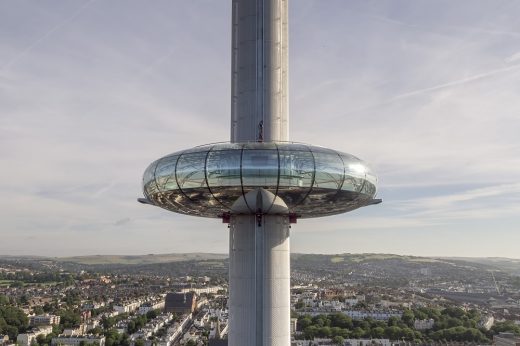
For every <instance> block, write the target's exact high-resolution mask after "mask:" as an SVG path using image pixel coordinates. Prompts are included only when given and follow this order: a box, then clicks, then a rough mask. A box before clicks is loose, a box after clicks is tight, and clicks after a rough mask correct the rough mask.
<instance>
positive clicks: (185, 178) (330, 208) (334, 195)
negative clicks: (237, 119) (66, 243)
mask: <svg viewBox="0 0 520 346" xmlns="http://www.w3.org/2000/svg"><path fill="white" fill-rule="evenodd" d="M376 184H377V178H376V176H375V175H374V174H373V173H372V171H371V170H370V168H369V167H368V166H367V165H366V164H365V163H364V162H363V161H361V160H359V159H358V158H357V157H355V156H352V155H349V154H346V153H341V152H337V151H334V150H331V149H327V148H322V147H315V146H310V145H305V144H298V143H276V142H271V143H256V142H254V143H220V144H211V145H203V146H199V147H194V148H191V149H189V150H185V151H182V152H177V153H173V154H171V155H168V156H165V157H163V158H161V159H159V160H157V161H155V162H154V163H152V164H151V165H150V166H148V168H147V169H146V171H145V173H144V176H143V188H144V194H145V196H146V198H147V199H148V200H149V201H150V202H151V203H153V204H154V205H157V206H160V207H162V208H165V209H168V210H172V211H175V212H179V213H183V214H189V215H197V216H204V217H220V216H222V215H223V214H224V213H228V212H231V208H232V206H233V204H234V203H235V202H236V201H237V200H238V199H239V198H241V197H242V196H244V195H245V194H246V193H248V192H249V191H252V190H255V189H265V190H267V191H269V192H270V193H272V194H274V195H275V196H278V197H279V198H280V199H281V200H282V201H283V202H284V203H285V204H286V206H287V208H288V210H289V212H290V213H295V214H297V215H298V216H300V217H302V218H305V217H318V216H325V215H331V214H338V213H343V212H346V211H350V210H353V209H356V208H359V207H362V206H364V205H367V204H369V203H370V201H371V199H373V197H374V196H375V193H376ZM252 212H254V211H252Z"/></svg>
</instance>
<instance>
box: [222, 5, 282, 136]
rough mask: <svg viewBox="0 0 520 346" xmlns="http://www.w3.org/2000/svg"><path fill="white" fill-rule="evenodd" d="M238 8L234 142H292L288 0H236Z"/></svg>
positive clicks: (235, 18)
mask: <svg viewBox="0 0 520 346" xmlns="http://www.w3.org/2000/svg"><path fill="white" fill-rule="evenodd" d="M232 11H233V13H232V17H233V26H232V51H231V59H232V63H231V64H232V66H231V142H246V141H257V140H259V141H262V140H263V141H266V142H268V141H287V140H289V117H288V112H289V106H288V105H289V103H288V94H289V85H288V78H289V76H288V71H289V59H288V49H289V45H288V38H289V37H288V0H233V4H232ZM260 127H262V128H263V131H262V132H263V136H262V137H263V138H260V137H261V136H260V132H261V131H260Z"/></svg>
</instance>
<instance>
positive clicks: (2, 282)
mask: <svg viewBox="0 0 520 346" xmlns="http://www.w3.org/2000/svg"><path fill="white" fill-rule="evenodd" d="M13 282H15V281H13V280H0V286H8V285H10V284H12V283H13Z"/></svg>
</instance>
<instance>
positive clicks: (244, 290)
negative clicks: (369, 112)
mask: <svg viewBox="0 0 520 346" xmlns="http://www.w3.org/2000/svg"><path fill="white" fill-rule="evenodd" d="M232 11H233V13H232V18H233V19H232V21H233V23H232V71H231V72H232V73H231V80H232V89H231V141H230V142H226V143H216V144H208V145H202V146H198V147H195V148H191V149H186V150H181V151H178V152H175V153H173V154H170V155H167V156H164V157H162V158H160V159H158V160H156V161H154V162H153V163H152V164H151V165H150V166H149V167H148V168H147V169H146V171H145V173H144V177H143V189H144V195H145V198H140V199H139V201H140V202H141V203H145V204H151V205H155V206H158V207H161V208H164V209H167V210H170V211H173V212H177V213H181V214H185V215H193V216H201V217H210V218H218V219H222V220H223V222H224V223H229V308H230V311H229V336H228V345H229V346H289V345H290V330H289V325H290V266H289V263H290V261H289V255H290V252H289V249H290V248H289V233H290V232H289V231H290V224H291V223H296V221H297V219H300V218H301V219H305V218H313V217H320V216H327V215H335V214H340V213H345V212H348V211H351V210H354V209H357V208H360V207H364V206H367V205H371V204H377V203H380V202H381V200H380V199H375V198H374V197H375V195H376V183H377V179H376V176H375V175H374V173H373V172H372V171H371V170H370V168H369V167H368V166H367V165H366V164H365V163H364V162H363V161H361V160H360V159H358V158H357V157H355V156H353V155H350V154H346V153H343V152H340V151H336V150H332V149H327V148H323V147H318V146H313V145H307V144H301V143H294V142H289V117H288V31H287V29H288V28H287V25H288V0H233V1H232Z"/></svg>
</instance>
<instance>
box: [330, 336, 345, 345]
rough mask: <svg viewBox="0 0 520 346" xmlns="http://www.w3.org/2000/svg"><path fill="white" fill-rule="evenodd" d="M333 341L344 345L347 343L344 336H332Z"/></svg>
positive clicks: (335, 343)
mask: <svg viewBox="0 0 520 346" xmlns="http://www.w3.org/2000/svg"><path fill="white" fill-rule="evenodd" d="M332 343H333V344H334V345H344V344H345V339H344V338H343V337H342V336H339V335H338V336H335V337H334V338H332Z"/></svg>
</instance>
